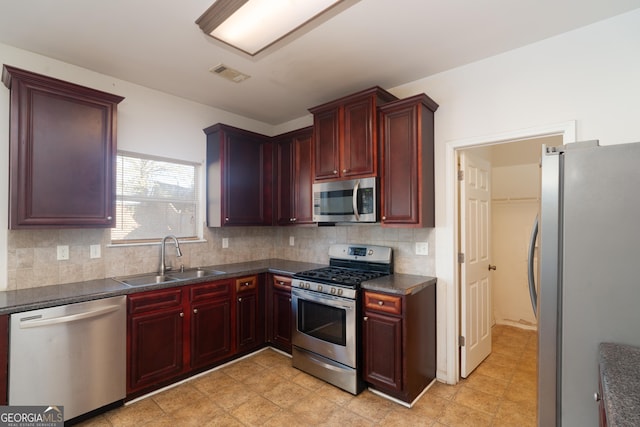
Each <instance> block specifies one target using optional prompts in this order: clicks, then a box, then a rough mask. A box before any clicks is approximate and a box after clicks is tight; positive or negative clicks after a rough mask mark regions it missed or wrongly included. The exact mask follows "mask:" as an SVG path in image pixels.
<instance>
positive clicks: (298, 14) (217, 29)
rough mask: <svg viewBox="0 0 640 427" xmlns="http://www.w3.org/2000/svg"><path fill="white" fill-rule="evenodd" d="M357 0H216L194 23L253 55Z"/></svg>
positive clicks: (216, 37) (205, 31)
mask: <svg viewBox="0 0 640 427" xmlns="http://www.w3.org/2000/svg"><path fill="white" fill-rule="evenodd" d="M357 1H359V0H355V1H353V0H351V1H344V0H217V1H215V2H214V3H213V4H212V5H211V7H209V9H207V11H206V12H205V13H203V14H202V16H200V18H198V19H197V20H196V24H198V26H199V27H200V28H201V29H202V31H204V33H205V34H208V35H210V36H211V37H213V38H215V39H218V40H220V41H222V42H224V43H225V44H227V45H230V46H233V47H234V48H236V49H239V50H241V51H242V52H244V53H246V54H248V55H250V56H252V57H253V56H256V55H258V54H259V53H262V52H264V51H265V50H267V49H268V48H270V47H272V46H275V45H276V44H279V43H278V42H280V41H284V42H288V41H289V38H291V37H290V36H294V34H295V35H300V34H302V33H304V32H306V31H308V30H309V29H311V26H310V25H309V24H311V23H312V22H313V23H316V21H319V19H318V18H320V17H323V18H325V19H324V20H322V22H324V21H325V20H326V19H328V18H330V17H331V16H334V15H335V14H337V13H338V12H340V11H342V10H344V9H345V8H346V7H349V6H351V5H352V4H353V3H356V2H357ZM338 5H340V6H344V7H341V8H338V7H336V6H338ZM330 12H333V13H330ZM326 15H330V16H326ZM318 24H319V22H318ZM298 33H299V34H298Z"/></svg>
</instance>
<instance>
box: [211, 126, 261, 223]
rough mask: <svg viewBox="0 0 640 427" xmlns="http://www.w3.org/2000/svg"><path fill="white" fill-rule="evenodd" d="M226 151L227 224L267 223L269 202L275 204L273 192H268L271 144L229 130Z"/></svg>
mask: <svg viewBox="0 0 640 427" xmlns="http://www.w3.org/2000/svg"><path fill="white" fill-rule="evenodd" d="M224 151H225V156H224V187H223V190H222V191H223V200H224V203H223V216H224V224H225V225H262V224H266V223H267V218H266V216H265V211H264V208H265V201H268V202H269V205H270V204H271V199H270V194H271V191H270V188H269V190H268V191H267V187H268V186H267V185H266V182H265V163H266V162H268V159H267V157H268V155H269V154H270V153H267V151H269V150H268V147H267V144H263V143H262V141H260V140H257V139H255V138H251V137H249V136H246V135H242V134H236V133H233V132H227V133H226V137H225V149H224Z"/></svg>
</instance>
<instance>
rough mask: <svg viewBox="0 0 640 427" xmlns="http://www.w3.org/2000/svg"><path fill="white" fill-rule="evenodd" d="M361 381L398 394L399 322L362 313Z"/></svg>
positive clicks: (387, 317) (400, 335)
mask: <svg viewBox="0 0 640 427" xmlns="http://www.w3.org/2000/svg"><path fill="white" fill-rule="evenodd" d="M363 341H364V346H365V347H364V377H365V381H366V382H369V383H371V384H374V385H376V386H378V387H379V388H380V389H382V390H383V391H384V390H385V389H387V390H389V389H390V390H392V391H396V392H401V391H402V387H403V384H402V318H399V317H391V316H384V315H380V314H377V313H373V312H370V311H365V321H364V331H363Z"/></svg>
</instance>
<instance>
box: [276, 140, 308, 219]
mask: <svg viewBox="0 0 640 427" xmlns="http://www.w3.org/2000/svg"><path fill="white" fill-rule="evenodd" d="M312 138H313V128H311V127H308V128H304V129H300V130H297V131H293V132H289V133H286V134H284V135H280V136H278V137H276V138H275V139H276V141H277V142H276V164H277V166H276V171H277V173H276V193H277V194H276V223H277V224H278V225H296V224H311V223H313V206H312V205H313V193H312V189H311V187H312V184H313V172H312V170H313V146H312Z"/></svg>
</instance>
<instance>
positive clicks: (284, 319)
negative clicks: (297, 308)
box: [267, 275, 293, 354]
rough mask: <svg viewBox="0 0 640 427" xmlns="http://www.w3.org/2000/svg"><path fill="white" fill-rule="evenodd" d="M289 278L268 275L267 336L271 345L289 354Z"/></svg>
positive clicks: (290, 322) (290, 343) (290, 320)
mask: <svg viewBox="0 0 640 427" xmlns="http://www.w3.org/2000/svg"><path fill="white" fill-rule="evenodd" d="M291 280H292V279H291V277H290V276H282V275H270V282H271V283H270V285H271V286H270V287H269V304H267V307H268V313H267V330H268V332H267V334H268V339H269V342H271V345H272V346H274V347H276V348H277V349H279V350H282V351H285V352H287V353H289V354H291V348H292V341H291V328H292V325H293V322H292V319H291Z"/></svg>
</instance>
